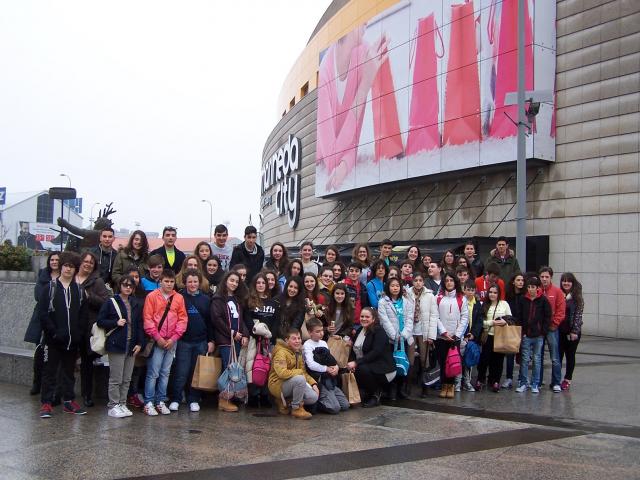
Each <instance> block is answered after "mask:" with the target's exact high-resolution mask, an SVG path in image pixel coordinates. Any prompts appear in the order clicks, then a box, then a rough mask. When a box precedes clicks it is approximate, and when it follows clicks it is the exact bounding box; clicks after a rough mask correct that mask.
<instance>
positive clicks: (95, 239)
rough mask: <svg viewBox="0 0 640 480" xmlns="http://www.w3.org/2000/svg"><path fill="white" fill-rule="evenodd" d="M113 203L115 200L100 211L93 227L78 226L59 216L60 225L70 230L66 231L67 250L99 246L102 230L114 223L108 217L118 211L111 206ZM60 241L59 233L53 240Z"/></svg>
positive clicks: (54, 241)
mask: <svg viewBox="0 0 640 480" xmlns="http://www.w3.org/2000/svg"><path fill="white" fill-rule="evenodd" d="M111 205H113V202H111V203H108V204H106V206H105V208H104V209H101V210H100V211H99V212H98V218H97V219H96V221H95V223H94V224H93V228H92V229H89V228H80V227H76V226H75V225H71V224H70V223H69V222H68V221H67V220H65V219H64V218H58V222H57V223H58V226H60V227H62V228H64V229H66V230H68V231H69V232H67V233H66V235H67V236H68V239H67V245H66V247H65V250H68V251H72V252H80V251H81V250H84V249H87V248H92V247H96V246H98V243H99V242H100V231H101V230H102V229H103V228H105V227H111V226H112V225H113V222H112V221H111V220H110V219H109V218H108V217H109V215H112V214H114V213H116V212H117V210H114V209H113V208H111ZM56 232H60V230H56ZM60 241H61V235H58V236H57V237H56V238H55V239H54V240H53V243H56V244H59V243H60Z"/></svg>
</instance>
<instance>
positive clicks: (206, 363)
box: [191, 355, 222, 392]
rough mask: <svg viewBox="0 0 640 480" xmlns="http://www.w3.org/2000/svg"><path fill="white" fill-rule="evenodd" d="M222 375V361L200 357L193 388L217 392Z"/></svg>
mask: <svg viewBox="0 0 640 480" xmlns="http://www.w3.org/2000/svg"><path fill="white" fill-rule="evenodd" d="M220 373H222V359H221V358H220V357H213V356H209V355H198V360H197V361H196V368H195V369H194V371H193V379H192V380H191V388H197V389H198V390H204V391H205V392H215V391H216V390H218V377H220Z"/></svg>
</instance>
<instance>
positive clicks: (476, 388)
mask: <svg viewBox="0 0 640 480" xmlns="http://www.w3.org/2000/svg"><path fill="white" fill-rule="evenodd" d="M483 386H484V383H482V382H476V385H475V387H474V388H475V390H476V392H479V391H481V390H482V387H483Z"/></svg>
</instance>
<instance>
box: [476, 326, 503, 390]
mask: <svg viewBox="0 0 640 480" xmlns="http://www.w3.org/2000/svg"><path fill="white" fill-rule="evenodd" d="M503 363H504V353H496V352H494V351H493V335H488V336H487V341H486V342H485V344H484V345H483V346H482V354H481V355H480V364H479V365H478V381H479V382H480V383H484V381H485V379H486V378H487V367H489V379H488V384H489V385H493V384H494V383H496V382H500V377H502V364H503Z"/></svg>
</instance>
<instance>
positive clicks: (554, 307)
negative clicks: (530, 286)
mask: <svg viewBox="0 0 640 480" xmlns="http://www.w3.org/2000/svg"><path fill="white" fill-rule="evenodd" d="M542 293H543V295H544V296H545V297H547V300H549V305H551V313H552V321H551V325H550V326H549V330H556V329H557V328H558V327H559V326H560V324H561V323H562V322H563V321H564V317H565V314H566V308H567V305H566V301H565V298H564V293H562V290H560V289H559V288H558V287H556V286H555V285H554V284H553V283H551V284H549V286H548V287H547V288H544V287H542Z"/></svg>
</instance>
